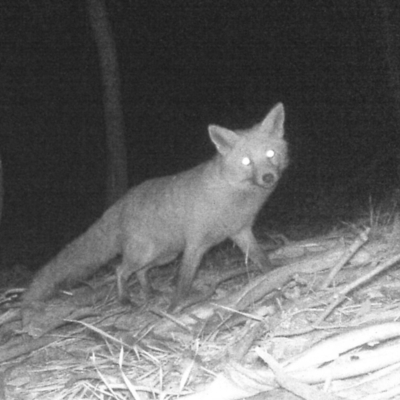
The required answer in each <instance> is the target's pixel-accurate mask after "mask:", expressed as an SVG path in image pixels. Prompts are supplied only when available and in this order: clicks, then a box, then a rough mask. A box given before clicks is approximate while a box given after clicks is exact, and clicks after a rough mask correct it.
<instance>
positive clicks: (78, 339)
mask: <svg viewBox="0 0 400 400" xmlns="http://www.w3.org/2000/svg"><path fill="white" fill-rule="evenodd" d="M382 221H384V223H382ZM367 224H368V225H372V231H371V232H370V233H369V237H368V242H367V243H366V244H365V245H364V246H363V247H361V249H359V250H357V252H356V253H355V255H353V256H352V257H351V258H350V259H349V260H347V262H346V263H345V266H344V268H343V269H341V270H340V271H339V273H338V275H336V277H335V278H334V281H333V285H331V286H330V287H329V288H328V289H326V290H321V285H322V283H323V282H324V280H325V279H326V276H327V275H328V273H329V268H328V267H329V262H327V261H326V260H327V258H326V256H324V255H326V254H327V253H328V252H329V251H331V249H333V248H336V247H334V246H337V245H342V246H343V248H344V249H346V248H349V247H350V246H351V244H352V243H354V240H355V239H356V238H357V237H358V234H359V232H360V231H359V230H358V229H357V228H356V227H354V226H352V227H347V228H346V229H344V230H343V229H342V230H337V231H336V232H334V233H331V234H330V235H328V236H325V237H321V238H314V239H312V240H306V241H302V242H295V243H292V242H290V241H289V242H287V243H286V245H285V246H284V248H282V249H280V250H279V251H277V252H275V254H274V255H273V259H275V260H278V259H279V260H280V261H281V262H282V260H283V262H285V264H290V263H294V262H296V263H298V265H300V267H299V273H298V274H297V275H293V274H292V275H290V280H289V282H288V283H287V284H285V285H284V286H283V287H280V288H278V289H279V290H277V291H275V292H273V293H270V294H269V295H268V296H264V297H263V298H262V299H261V300H260V301H257V302H256V303H252V304H251V305H250V306H248V307H246V309H244V310H242V311H243V313H242V312H240V313H239V312H236V311H233V312H228V311H226V308H227V307H228V308H229V306H227V307H224V308H222V307H221V304H222V303H220V304H219V306H218V307H216V308H214V309H213V310H214V311H213V312H212V313H211V314H207V318H205V317H204V318H203V317H202V315H205V314H204V313H205V311H204V310H208V309H207V308H204V309H201V307H196V306H194V307H193V309H192V310H191V312H192V313H193V314H194V316H193V315H192V321H191V322H190V323H188V322H187V320H186V319H184V318H183V317H182V315H175V316H173V317H175V318H177V322H179V324H180V325H178V324H176V323H174V322H171V320H170V319H169V318H166V317H165V315H164V314H163V310H165V309H166V308H167V304H168V299H167V298H168V293H167V295H160V296H157V297H156V298H154V299H153V300H152V301H151V302H150V303H149V304H146V305H145V306H143V307H141V308H130V307H122V306H121V305H119V304H118V302H117V301H116V299H115V296H114V293H115V290H114V288H113V284H110V279H104V277H103V278H100V277H98V278H97V279H94V280H93V281H92V282H91V283H90V284H91V287H90V288H89V287H86V288H83V289H82V288H81V289H78V290H77V291H76V296H74V297H72V298H68V299H67V300H65V299H62V300H60V299H58V300H55V301H54V302H53V304H52V307H53V310H54V309H56V310H61V309H62V308H63V307H65V304H66V303H68V304H69V306H71V304H72V305H73V306H72V307H74V308H75V309H82V308H84V307H86V308H90V310H91V316H89V317H87V318H84V319H81V320H79V321H78V320H74V321H69V323H68V324H66V325H64V326H62V327H59V328H57V329H55V330H52V331H50V332H48V333H46V336H47V337H51V338H53V339H54V341H53V342H51V343H50V344H48V345H47V346H45V347H43V348H40V349H39V350H35V351H32V352H30V353H29V354H24V355H21V356H19V357H18V358H13V359H10V360H8V361H5V362H3V363H2V364H1V372H2V374H1V378H2V385H1V384H0V398H2V397H1V395H2V394H3V397H4V398H5V399H24V400H28V399H38V398H40V399H43V400H47V399H52V400H53V399H60V400H61V399H62V400H70V399H74V400H75V399H88V400H89V399H90V400H91V399H142V400H143V399H175V398H178V396H181V397H183V396H184V395H185V394H189V393H192V392H199V391H200V388H202V387H203V388H204V387H206V388H207V390H211V389H209V388H210V387H209V386H207V384H209V383H210V382H215V381H218V380H221V379H225V380H223V382H224V383H223V387H225V388H226V390H224V393H221V392H209V394H208V395H207V396H206V397H193V398H198V399H203V398H204V399H215V400H217V399H218V400H219V399H224V398H225V399H235V398H241V397H235V393H236V394H237V396H239V395H241V396H242V397H245V395H244V394H246V393H247V395H250V394H255V393H258V392H259V391H262V390H267V389H268V388H271V389H272V388H275V389H276V387H277V386H279V385H280V386H281V387H285V380H284V379H283V378H282V376H281V375H279V368H278V369H277V370H276V369H274V368H272V369H273V370H274V373H275V374H276V375H275V378H274V379H270V375H268V374H271V370H269V369H268V368H267V365H266V363H270V362H271V365H270V366H271V367H273V361H271V360H269V361H268V360H262V354H265V353H267V354H269V355H272V356H273V358H274V359H275V360H279V363H280V365H281V366H284V365H285V362H286V361H287V360H289V359H292V357H294V356H296V355H299V354H302V353H303V352H304V351H305V350H306V349H308V348H310V347H312V346H313V345H314V344H316V343H319V342H320V341H321V340H327V338H329V337H330V336H331V335H332V334H334V333H340V332H347V331H348V330H349V329H350V328H351V329H354V328H359V327H362V326H365V325H371V324H381V323H384V322H388V321H395V320H396V318H398V317H399V316H400V309H399V304H400V302H399V299H400V296H399V293H400V283H399V282H400V280H399V277H400V272H399V271H398V270H397V268H396V266H388V267H387V269H386V270H385V271H384V272H382V273H381V274H380V275H378V276H374V277H372V278H371V279H369V280H368V281H367V282H364V283H363V284H362V285H361V286H356V287H355V288H354V289H352V290H351V291H350V292H349V293H346V296H345V298H344V299H343V301H341V302H340V303H338V304H337V305H335V307H334V308H333V309H332V312H331V313H330V314H329V315H326V317H324V318H323V319H322V320H321V315H322V314H323V313H324V312H325V310H327V308H328V307H329V305H330V304H332V303H333V301H334V299H335V297H336V298H337V296H338V294H339V293H341V290H342V289H343V288H344V287H346V285H349V284H350V283H351V282H354V281H356V280H357V279H359V278H360V277H361V276H363V275H365V274H367V273H369V272H371V271H372V270H373V268H374V267H376V266H377V265H382V264H383V263H384V262H385V261H386V260H388V259H389V258H390V257H394V256H396V255H398V254H400V223H399V219H398V218H397V217H395V216H394V215H393V214H392V215H391V217H390V216H387V215H385V217H384V219H382V216H380V218H377V216H376V215H371V216H370V218H369V221H368V223H367ZM360 225H362V224H360ZM332 246H333V247H332ZM341 251H342V253H341V254H342V255H343V250H341ZM316 255H317V256H318V257H319V258H318V260H319V261H318V263H314V261H315V260H316V258H315V257H316ZM311 259H312V260H314V261H312V262H310V261H309V260H311ZM299 260H300V261H299ZM243 262H244V260H243V257H238V256H237V254H236V253H235V255H232V251H231V250H230V249H229V248H228V249H226V250H224V251H223V252H222V251H221V250H219V251H215V252H214V253H213V254H212V255H210V256H208V257H207V259H206V264H207V265H206V266H205V268H203V269H202V271H201V272H200V274H199V277H198V280H197V282H198V283H199V284H200V283H201V284H202V285H204V284H206V282H207V281H208V282H212V281H214V280H215V279H216V277H217V276H219V275H220V274H221V273H222V272H223V271H227V270H229V269H231V268H232V264H236V265H243ZM307 262H308V270H307V271H308V272H305V271H306V268H305V267H304V265H307ZM324 262H325V263H326V265H327V266H324V265H323V264H324ZM301 263H302V264H301ZM296 265H297V264H296ZM314 265H318V266H319V267H318V268H316V267H314ZM171 268H172V267H166V268H164V269H161V270H160V274H159V275H156V274H154V282H155V283H156V286H157V287H158V288H159V289H163V291H165V288H166V287H169V288H170V289H169V290H170V291H172V290H173V288H172V287H171V286H170V284H169V280H170V275H171V274H172V270H171ZM252 279H253V275H252V274H248V275H244V276H242V277H240V278H236V279H235V280H233V281H229V282H226V283H224V284H222V285H221V286H220V287H219V289H218V290H217V293H216V297H215V298H214V299H213V301H214V302H215V301H217V300H216V299H217V298H225V297H226V296H228V295H229V294H230V293H232V292H235V291H237V290H239V289H240V288H242V287H243V285H245V284H246V283H247V282H248V280H252ZM132 291H133V293H135V292H137V293H138V292H139V290H138V286H137V284H136V283H134V282H133V283H132ZM135 297H136V298H137V299H138V300H139V301H140V300H141V299H140V296H139V295H138V296H135ZM234 306H235V305H232V307H233V308H234ZM209 307H211V306H209ZM199 309H200V310H202V311H199ZM215 310H216V311H215ZM183 314H184V315H185V316H186V317H187V315H188V314H187V312H186V313H183ZM72 315H73V314H72ZM216 315H219V316H220V317H221V318H216ZM193 321H194V322H193ZM182 326H184V328H182ZM160 327H162V328H163V329H164V330H163V329H161V328H160ZM166 327H167V328H166ZM169 327H171V328H169ZM0 328H1V331H0V333H1V335H2V337H3V338H5V337H6V336H5V335H6V334H7V333H8V336H10V337H12V338H14V339H15V337H18V338H22V337H24V336H23V335H19V333H18V332H19V331H18V329H19V322H18V321H14V322H10V323H8V324H3V325H2V326H1V327H0ZM166 329H167V330H166ZM10 332H12V334H11V335H10V334H9V333H10ZM160 332H164V333H162V334H160ZM165 332H166V333H165ZM300 333H301V334H300ZM397 340H398V339H397V338H396V337H392V338H390V345H396V344H397ZM7 345H8V344H7V342H5V341H4V342H3V347H2V348H1V349H0V353H1V352H2V349H3V351H4V349H6V348H7ZM360 349H361V347H360V348H359V347H357V348H355V349H352V350H351V352H352V354H353V357H357V352H358V351H359V350H360ZM370 351H374V348H371V349H370ZM267 358H268V356H267ZM392 368H393V370H394V372H393V371H391V374H392V375H393V374H395V375H394V376H395V377H397V380H396V379H394V378H392V381H391V382H396V383H392V384H389V383H388V382H389V372H387V373H386V374H385V375H383V372H382V371H381V372H380V374H381V375H377V374H378V373H379V372H374V373H373V374H371V375H370V378H368V379H366V377H365V376H360V377H352V378H351V379H346V380H341V379H338V380H335V381H332V382H330V383H328V382H327V383H326V389H327V390H328V391H329V392H330V393H334V392H336V395H338V393H339V394H340V396H342V397H345V398H354V399H358V398H369V397H367V395H372V393H375V392H376V391H378V392H377V393H380V395H382V391H384V390H386V391H388V388H389V386H388V385H390V387H391V388H392V389H391V390H393V393H396V392H395V391H396V388H397V387H398V385H399V384H398V383H397V382H400V380H399V379H398V378H399V377H400V372H399V369H395V367H392ZM246 371H247V372H246ZM249 371H250V372H249ZM277 371H278V372H277ZM378 371H379V369H378ZM259 374H261V375H259ZM263 374H266V375H263ZM373 375H374V376H375V378H374V379H373V385H372V384H371V382H372V378H371V376H373ZM260 376H261V377H262V379H261V378H260V379H261V382H258V383H255V382H251V380H252V379H254V377H260ZM379 376H380V377H379ZM216 377H217V378H216ZM221 377H222V378H221ZM232 377H234V378H233V379H234V382H235V384H236V385H237V386H238V387H239V388H240V389H237V390H236V392H235V391H234V390H233V391H232V393H233V394H229V391H230V389H229V388H230V386H229V383H228V382H227V381H226V380H229V379H230V378H232ZM231 381H232V379H231ZM367 381H368V382H369V383H368V382H367ZM383 381H384V382H385V384H386V389H385V388H382V385H379V382H383ZM276 382H279V385H277V383H276ZM224 385H225V386H224ZM257 385H258V386H257ZM320 385H321V384H319V385H317V386H313V388H315V389H316V390H320V389H321V386H320ZM362 385H363V386H362ZM250 387H251V388H252V389H249V388H250ZM377 387H380V389H376V388H377ZM286 389H288V388H287V387H286ZM241 390H243V393H244V394H241V392H240V391H241ZM246 390H247V391H246ZM293 390H294V391H295V390H296V389H293ZM1 391H2V393H1ZM374 391H375V392H374ZM216 393H217V394H216ZM388 393H389V392H387V393H386V395H387V396H386V397H385V398H396V397H395V396H397V394H393V395H392V397H391V396H390V393H389V394H388ZM224 396H225V397H224ZM266 396H267V395H266ZM189 398H192V397H189ZM265 398H267V397H265ZM371 398H373V397H371Z"/></svg>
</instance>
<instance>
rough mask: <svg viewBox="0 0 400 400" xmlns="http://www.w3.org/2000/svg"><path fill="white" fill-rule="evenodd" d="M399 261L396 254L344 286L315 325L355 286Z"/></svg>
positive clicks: (398, 256) (399, 257)
mask: <svg viewBox="0 0 400 400" xmlns="http://www.w3.org/2000/svg"><path fill="white" fill-rule="evenodd" d="M399 261H400V254H396V255H395V256H393V257H392V258H390V259H389V260H387V261H386V262H384V263H383V264H382V265H378V266H377V267H376V268H375V269H373V270H372V271H370V272H369V273H368V274H365V275H364V276H362V277H361V278H359V279H357V280H355V281H354V282H352V283H350V284H348V285H347V286H345V287H344V288H343V289H342V290H340V292H339V293H338V294H337V296H338V297H337V299H336V300H335V301H334V302H333V303H332V304H331V305H330V306H329V307H328V308H327V309H326V310H325V312H324V313H323V314H322V315H321V316H320V317H319V318H318V320H317V321H316V325H319V324H320V323H321V322H322V321H323V320H324V319H325V318H326V317H327V316H328V315H330V313H331V312H332V311H333V310H334V309H335V308H336V307H337V306H338V305H339V304H340V303H341V302H342V301H344V300H345V299H346V295H347V294H348V293H350V292H351V291H352V290H354V289H355V288H356V287H357V286H360V285H362V284H364V283H365V282H367V281H369V280H370V279H371V278H373V277H374V276H376V275H379V274H380V273H381V272H382V271H384V270H385V269H388V268H389V267H391V266H392V265H394V264H397V263H398V262H399Z"/></svg>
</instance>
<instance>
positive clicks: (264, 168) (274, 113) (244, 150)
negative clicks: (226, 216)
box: [208, 103, 288, 190]
mask: <svg viewBox="0 0 400 400" xmlns="http://www.w3.org/2000/svg"><path fill="white" fill-rule="evenodd" d="M284 120H285V111H284V108H283V104H282V103H278V104H277V105H276V106H275V107H274V108H273V109H272V110H271V111H270V112H269V113H268V114H267V116H266V117H265V118H264V120H263V121H262V122H260V123H259V124H257V125H255V126H253V127H252V128H250V129H246V130H236V131H233V130H229V129H226V128H222V127H220V126H217V125H210V126H209V127H208V131H209V134H210V138H211V140H212V142H213V143H214V145H215V147H216V148H217V151H218V153H219V155H220V157H219V159H220V161H221V162H220V167H221V173H222V174H223V176H224V179H226V180H228V181H229V182H230V184H232V185H234V186H238V187H246V186H249V185H256V186H258V187H260V188H264V189H268V190H271V189H273V188H274V187H275V185H276V184H277V183H278V180H279V178H280V176H281V174H282V172H283V170H284V169H285V168H286V167H287V165H288V150H287V143H286V141H285V139H284V126H283V125H284Z"/></svg>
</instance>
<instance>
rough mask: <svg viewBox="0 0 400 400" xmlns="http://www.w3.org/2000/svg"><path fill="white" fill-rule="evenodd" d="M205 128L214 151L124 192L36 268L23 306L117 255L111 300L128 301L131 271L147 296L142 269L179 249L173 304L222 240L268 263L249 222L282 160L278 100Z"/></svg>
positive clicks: (262, 263)
mask: <svg viewBox="0 0 400 400" xmlns="http://www.w3.org/2000/svg"><path fill="white" fill-rule="evenodd" d="M208 130H209V135H210V138H211V140H212V142H213V143H214V145H215V147H216V149H217V154H216V155H215V156H214V158H212V159H211V160H209V161H207V162H205V163H202V164H200V165H198V166H197V167H195V168H193V169H190V170H188V171H184V172H182V173H179V174H176V175H172V176H166V177H162V178H156V179H151V180H148V181H145V182H144V183H142V184H140V185H138V186H136V187H134V188H132V189H131V190H129V191H128V192H127V193H126V194H125V195H124V196H123V197H122V198H121V199H120V200H119V201H117V202H116V203H115V204H114V205H113V206H111V207H110V208H109V209H108V210H107V211H106V212H105V213H104V214H103V216H102V217H101V218H100V219H99V220H98V221H97V222H96V223H94V224H93V225H92V226H91V227H90V228H89V229H88V230H87V231H86V232H85V233H84V234H83V235H81V236H80V237H78V238H77V239H75V240H74V241H73V242H72V243H70V244H69V245H67V246H66V247H65V248H64V249H63V250H62V251H61V252H60V253H59V254H58V255H57V256H56V257H55V258H54V259H52V260H51V261H50V262H49V263H48V264H47V265H45V266H44V267H43V268H42V269H41V270H40V271H39V273H38V274H37V275H36V277H35V278H34V280H33V282H32V284H31V285H30V287H29V288H28V290H27V292H26V293H25V295H24V298H23V306H25V307H27V308H29V307H32V306H33V305H34V304H36V303H38V302H41V301H43V300H45V299H46V298H48V297H51V296H52V295H53V294H54V292H55V291H56V290H57V288H58V287H59V286H60V285H61V284H64V283H66V282H69V283H71V282H74V281H75V282H76V281H79V280H82V279H85V278H87V277H89V276H90V275H92V274H93V273H94V272H95V271H96V270H97V269H99V268H100V267H101V266H102V265H104V264H106V263H107V261H109V260H111V259H112V258H114V257H116V256H117V255H122V263H121V264H120V265H119V266H118V267H117V271H116V274H117V287H118V295H119V299H120V300H121V301H122V302H125V301H128V300H129V292H128V287H127V282H128V279H129V277H130V275H131V274H132V273H136V275H137V277H138V280H139V282H140V284H141V287H142V289H143V290H144V292H145V294H146V295H148V294H149V293H150V292H151V285H150V284H149V282H148V279H147V271H148V270H149V269H150V268H152V267H155V266H160V265H163V264H167V263H169V262H170V261H172V260H174V259H175V258H176V257H177V256H178V255H180V254H182V253H183V257H182V263H181V266H180V270H179V274H178V283H177V290H176V292H175V296H174V297H173V299H172V302H171V308H174V307H175V306H177V304H178V303H179V302H180V301H181V300H182V299H183V298H185V297H186V296H187V295H188V292H189V290H190V288H191V285H192V282H193V279H194V277H195V273H196V271H197V268H198V266H199V264H200V262H201V259H202V257H203V255H204V253H205V252H206V251H207V250H209V249H210V248H211V247H212V246H214V245H216V244H218V243H220V242H222V241H223V240H225V239H227V238H230V239H232V240H233V241H234V242H235V243H236V244H237V245H238V246H239V248H240V249H241V250H242V251H243V252H244V253H246V254H247V255H248V256H249V258H250V259H251V260H252V261H253V262H254V263H255V264H256V265H257V266H259V267H260V268H261V269H263V270H267V269H268V268H269V267H270V262H269V259H268V257H267V256H266V255H265V254H264V252H263V250H262V249H261V248H260V247H259V245H258V243H257V241H256V239H255V237H254V235H253V233H252V225H253V223H254V220H255V218H256V215H257V213H258V211H259V210H260V208H261V207H262V205H263V204H264V203H265V201H266V200H267V198H268V197H269V196H270V195H271V193H272V192H273V190H274V188H275V187H276V184H277V182H278V180H279V178H280V176H281V174H282V171H283V170H284V169H285V167H286V166H287V164H288V155H287V144H286V142H285V140H284V108H283V105H282V104H280V103H279V104H277V105H276V106H275V107H274V108H273V109H272V110H271V111H270V112H269V113H268V114H267V116H266V117H265V119H264V120H263V121H262V122H261V123H260V124H257V125H255V126H254V127H252V128H250V129H248V130H241V131H232V130H228V129H226V128H222V127H219V126H216V125H210V126H209V128H208Z"/></svg>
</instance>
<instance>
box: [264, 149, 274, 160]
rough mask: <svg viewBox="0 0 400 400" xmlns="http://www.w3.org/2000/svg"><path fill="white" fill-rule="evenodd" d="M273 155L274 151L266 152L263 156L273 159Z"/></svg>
mask: <svg viewBox="0 0 400 400" xmlns="http://www.w3.org/2000/svg"><path fill="white" fill-rule="evenodd" d="M274 155H275V151H274V150H267V151H266V152H265V156H266V157H267V158H273V157H274Z"/></svg>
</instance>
